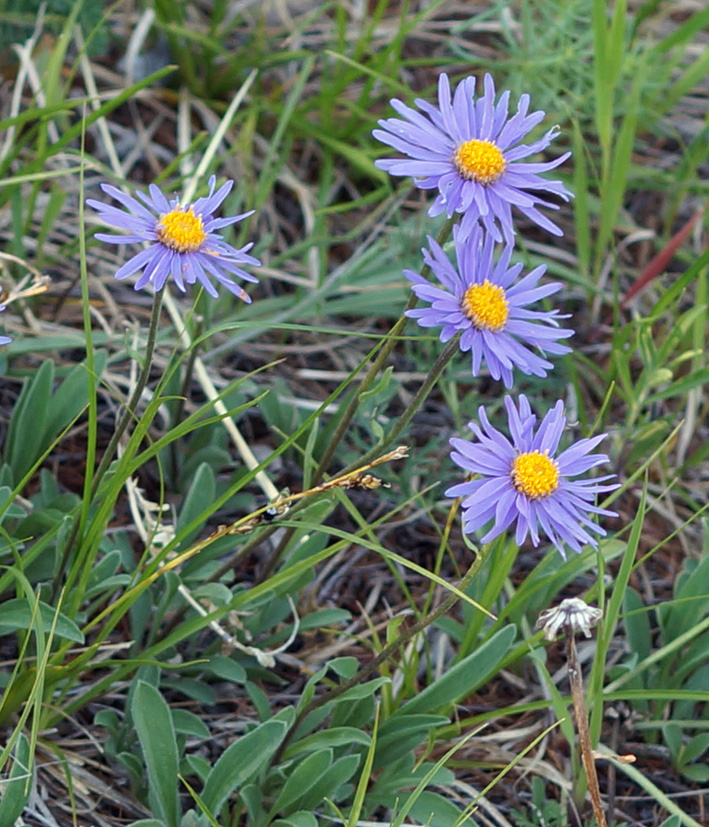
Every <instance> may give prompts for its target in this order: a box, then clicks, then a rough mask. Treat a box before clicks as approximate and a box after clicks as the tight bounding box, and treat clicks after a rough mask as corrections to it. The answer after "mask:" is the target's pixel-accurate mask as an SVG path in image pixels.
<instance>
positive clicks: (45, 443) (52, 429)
mask: <svg viewBox="0 0 709 827" xmlns="http://www.w3.org/2000/svg"><path fill="white" fill-rule="evenodd" d="M107 358H108V354H107V353H106V351H105V350H99V351H96V353H95V354H94V370H95V371H96V380H98V379H100V377H101V375H102V374H103V371H104V368H105V367H106V361H107ZM88 395H89V375H88V367H87V366H86V363H85V362H82V363H81V364H80V365H77V366H76V367H75V368H74V369H73V370H71V371H70V372H69V374H68V375H67V376H66V378H65V379H64V381H63V382H62V383H61V385H60V386H59V387H58V388H57V390H56V392H55V393H54V394H53V396H52V404H51V406H50V409H49V410H48V411H47V422H46V425H45V429H44V434H43V440H42V450H44V449H46V448H48V447H49V443H50V442H51V441H52V440H53V439H56V437H57V436H58V434H60V433H61V432H62V431H63V430H64V428H66V426H67V425H68V424H69V423H70V422H71V421H72V420H73V419H75V418H76V417H77V416H78V415H79V414H80V413H81V411H82V410H83V409H84V408H85V407H86V400H87V399H88Z"/></svg>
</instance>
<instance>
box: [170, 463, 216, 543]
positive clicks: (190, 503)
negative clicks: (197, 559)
mask: <svg viewBox="0 0 709 827" xmlns="http://www.w3.org/2000/svg"><path fill="white" fill-rule="evenodd" d="M215 499H216V484H215V480H214V471H212V469H211V467H210V466H209V465H208V464H207V463H206V462H203V463H201V464H200V465H199V467H198V468H197V471H196V472H195V475H194V477H193V479H192V483H191V484H190V487H189V489H188V490H187V494H186V496H185V499H184V502H183V503H182V508H181V510H180V516H179V518H178V520H177V530H178V532H179V531H181V530H182V529H183V528H184V527H185V526H188V525H189V524H190V523H191V522H192V521H193V520H194V519H195V518H196V517H198V516H199V515H200V514H201V513H202V512H203V511H204V510H205V509H206V508H208V506H209V504H210V503H213V502H214V500H215ZM199 530H200V526H196V527H195V529H194V531H193V532H191V533H190V534H189V535H187V537H186V538H185V541H184V542H185V543H190V542H191V538H192V537H193V536H194V535H195V534H196V533H197V532H198V531H199Z"/></svg>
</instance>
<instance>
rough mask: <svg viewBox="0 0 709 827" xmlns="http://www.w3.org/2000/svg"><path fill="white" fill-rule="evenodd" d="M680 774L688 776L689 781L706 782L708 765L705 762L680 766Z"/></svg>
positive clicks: (708, 770)
mask: <svg viewBox="0 0 709 827" xmlns="http://www.w3.org/2000/svg"><path fill="white" fill-rule="evenodd" d="M682 775H683V776H684V777H685V778H689V779H690V781H696V782H697V783H698V784H706V782H707V781H709V766H707V765H706V764H691V765H690V766H688V767H682Z"/></svg>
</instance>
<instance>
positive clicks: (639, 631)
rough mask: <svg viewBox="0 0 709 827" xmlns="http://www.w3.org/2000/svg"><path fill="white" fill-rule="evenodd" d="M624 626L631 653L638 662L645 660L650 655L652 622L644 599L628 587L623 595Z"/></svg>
mask: <svg viewBox="0 0 709 827" xmlns="http://www.w3.org/2000/svg"><path fill="white" fill-rule="evenodd" d="M623 624H624V626H625V633H626V635H627V638H628V646H629V647H630V651H631V652H633V653H635V654H636V655H637V656H638V660H645V658H647V657H649V655H650V641H651V637H650V621H649V619H648V613H647V611H645V606H644V604H643V601H642V598H641V597H640V595H639V594H638V593H637V592H636V591H635V589H633V588H632V586H627V587H626V592H625V594H624V595H623Z"/></svg>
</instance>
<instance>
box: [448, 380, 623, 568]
mask: <svg viewBox="0 0 709 827" xmlns="http://www.w3.org/2000/svg"><path fill="white" fill-rule="evenodd" d="M505 408H506V409H507V418H508V425H509V431H510V437H507V436H505V435H504V434H502V433H501V432H500V431H498V430H497V429H496V428H494V427H493V426H492V425H491V424H490V422H489V421H488V418H487V415H486V413H485V409H484V408H483V407H480V409H479V411H478V415H479V417H480V426H479V425H477V424H476V423H474V422H471V423H470V425H469V427H470V429H471V430H472V432H473V433H474V434H475V436H476V437H477V441H475V442H467V441H466V440H463V439H458V438H456V437H454V438H452V439H451V441H450V442H451V445H452V446H453V449H454V450H453V451H452V452H451V459H452V460H453V461H454V462H455V463H456V464H457V465H459V466H460V467H461V468H463V469H464V470H465V471H467V472H469V473H471V474H475V475H478V478H477V479H472V480H468V481H466V482H462V483H459V484H457V485H454V486H452V487H451V488H449V489H448V490H447V491H446V496H447V497H463V500H462V503H461V505H462V507H463V528H464V531H465V532H466V534H470V533H472V532H473V531H476V530H477V529H479V528H482V527H483V526H484V525H486V524H487V523H489V522H490V521H492V527H491V528H490V529H489V530H488V531H487V533H486V534H485V536H484V537H482V542H483V543H486V542H488V541H490V540H492V539H493V538H495V537H497V536H498V535H499V534H501V533H502V532H503V531H505V530H506V529H507V528H508V527H509V526H511V525H512V524H513V523H514V522H515V521H516V523H517V525H516V531H515V542H516V543H517V544H518V545H521V544H522V543H523V542H524V540H525V539H526V537H527V535H529V537H530V538H531V540H532V543H533V544H534V545H535V546H538V545H539V542H540V531H541V532H543V533H544V534H545V535H546V536H547V537H548V538H549V540H550V541H551V542H552V543H553V544H554V545H555V546H556V548H557V549H558V550H559V551H560V552H561V554H562V556H564V557H565V556H566V555H565V546H569V547H570V548H571V549H573V550H574V551H576V552H580V551H581V550H582V546H583V545H584V544H589V545H592V546H594V547H596V546H597V545H598V540H597V538H596V537H595V536H594V534H599V535H605V531H604V530H603V529H602V528H601V527H600V526H599V525H597V524H596V523H595V522H593V520H592V519H591V517H590V515H591V514H602V515H605V516H608V517H615V516H617V515H616V514H615V512H613V511H606V510H605V509H602V508H598V507H597V506H595V505H594V502H595V499H596V495H597V494H599V493H602V492H604V491H612V490H614V489H615V488H617V487H618V485H617V484H616V483H610V484H605V485H604V484H602V483H605V482H606V481H607V480H610V479H613V477H614V476H615V475H613V474H610V475H606V476H602V477H597V478H595V479H572V477H578V476H579V475H581V474H585V473H586V472H587V471H589V470H590V469H591V468H594V467H595V466H597V465H602V464H603V463H606V462H608V457H607V456H606V455H605V454H592V453H591V451H593V449H594V448H595V447H596V446H597V445H598V444H599V443H600V442H601V440H602V439H603V438H604V437H605V436H606V435H605V434H600V435H599V436H594V437H591V438H589V439H580V440H579V441H578V442H576V443H574V444H573V445H571V446H570V447H569V448H567V449H566V450H565V451H562V452H561V453H560V454H559V455H558V456H556V453H557V450H558V447H559V442H560V440H561V436H562V433H563V431H564V427H565V425H566V417H565V415H564V403H563V402H562V401H561V400H559V401H558V402H557V403H556V405H555V406H554V407H553V408H552V409H551V410H550V411H548V412H547V414H546V415H545V417H544V418H543V419H542V421H541V423H540V424H539V427H536V425H537V417H536V416H535V414H534V413H532V409H531V407H530V405H529V401H528V400H527V398H526V397H525V396H524V395H520V397H519V406H517V405H515V402H514V400H513V399H512V398H511V397H509V396H506V397H505Z"/></svg>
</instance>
